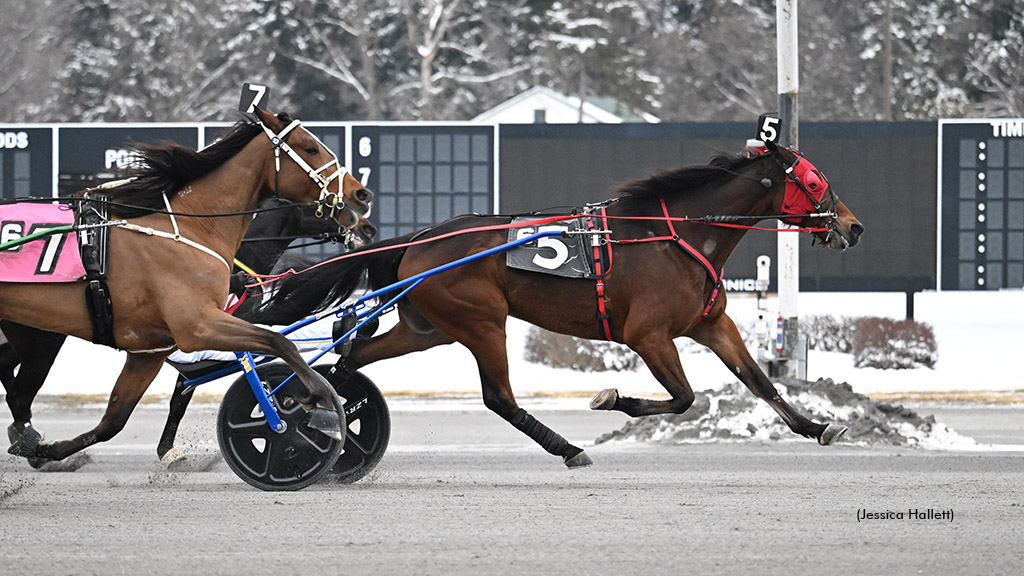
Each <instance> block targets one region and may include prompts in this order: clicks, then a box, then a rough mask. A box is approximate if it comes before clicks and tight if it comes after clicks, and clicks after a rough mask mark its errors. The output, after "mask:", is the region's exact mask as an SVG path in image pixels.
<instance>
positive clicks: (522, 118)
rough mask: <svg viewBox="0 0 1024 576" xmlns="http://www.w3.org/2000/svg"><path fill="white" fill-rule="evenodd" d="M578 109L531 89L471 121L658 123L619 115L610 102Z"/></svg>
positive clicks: (574, 100) (572, 100)
mask: <svg viewBox="0 0 1024 576" xmlns="http://www.w3.org/2000/svg"><path fill="white" fill-rule="evenodd" d="M582 104H583V105H582V107H581V106H580V99H579V98H578V97H576V96H566V95H564V94H560V93H558V92H555V91H554V90H552V89H550V88H545V87H543V86H534V87H533V88H530V89H529V90H527V91H526V92H523V93H521V94H518V95H516V96H514V97H512V98H510V99H508V100H506V101H505V102H502V103H501V104H498V105H497V106H495V107H494V108H491V109H490V110H487V111H486V112H484V113H482V114H480V115H479V116H477V117H475V118H473V121H474V122H488V123H492V122H493V123H495V124H545V123H546V124H578V123H583V124H621V123H623V122H650V123H657V122H659V121H660V120H659V119H658V118H657V117H655V116H652V115H650V114H644V115H642V116H635V115H633V114H628V115H626V114H623V115H619V114H616V113H614V112H612V111H609V108H612V109H614V106H615V103H614V101H612V100H610V99H600V98H588V99H586V100H584V101H583V103H582Z"/></svg>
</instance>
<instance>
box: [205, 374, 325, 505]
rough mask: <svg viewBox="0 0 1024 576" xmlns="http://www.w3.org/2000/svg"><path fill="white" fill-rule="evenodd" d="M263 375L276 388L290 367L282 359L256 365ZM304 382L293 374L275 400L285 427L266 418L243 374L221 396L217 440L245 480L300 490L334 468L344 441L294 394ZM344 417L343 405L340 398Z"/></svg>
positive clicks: (302, 389) (301, 390) (263, 487)
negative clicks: (313, 422) (277, 428)
mask: <svg viewBox="0 0 1024 576" xmlns="http://www.w3.org/2000/svg"><path fill="white" fill-rule="evenodd" d="M258 372H259V375H260V380H262V381H263V383H264V385H265V386H266V387H267V389H268V390H273V389H274V388H276V387H277V386H278V385H279V384H280V383H281V382H283V381H284V379H285V378H287V377H288V376H291V374H292V369H291V368H289V367H288V366H287V365H286V364H284V363H277V362H275V363H273V364H267V365H265V366H260V367H259V368H258ZM304 394H305V387H304V386H303V385H302V383H301V382H300V381H299V379H298V378H292V379H291V380H290V381H289V382H288V384H286V385H285V386H284V387H283V388H282V389H281V390H279V391H278V392H277V393H276V394H274V396H272V400H273V401H274V404H275V406H276V407H277V411H278V415H279V416H280V417H281V420H282V421H284V423H285V425H286V426H287V430H285V431H284V432H282V433H277V432H274V431H273V430H271V429H270V426H269V425H268V424H267V420H266V418H265V417H264V415H263V410H262V409H261V408H260V405H259V403H258V402H257V401H256V396H255V395H254V394H253V392H252V388H250V386H249V382H248V381H247V380H246V379H245V376H244V375H243V376H240V377H239V378H238V379H237V380H235V382H234V383H233V384H231V387H230V388H228V391H227V393H225V394H224V399H223V400H222V401H221V405H220V411H219V413H218V414H217V440H218V442H219V443H220V450H221V453H222V454H223V456H224V460H225V461H226V462H227V464H228V466H229V467H230V468H231V470H232V471H234V473H235V474H237V475H238V476H239V477H240V478H241V479H242V480H245V481H246V482H247V483H249V484H251V485H252V486H255V487H257V488H259V489H261V490H299V489H301V488H305V487H306V486H309V485H310V484H312V483H314V482H316V481H317V480H319V479H320V478H321V477H322V476H323V475H324V474H326V473H327V472H328V471H330V469H331V467H332V466H334V463H335V462H336V461H337V459H338V456H339V455H340V454H341V449H342V446H343V444H344V443H343V442H342V441H341V440H338V439H335V438H332V437H331V436H328V435H327V434H324V433H323V432H320V431H319V430H315V429H313V428H310V427H309V426H308V424H309V419H310V415H309V414H308V413H306V411H305V410H303V408H302V406H301V404H299V402H298V400H297V399H296V396H297V395H304ZM335 405H336V409H337V410H338V411H339V417H340V418H341V421H342V423H344V422H345V420H344V411H343V409H342V408H341V406H342V405H341V402H340V401H337V400H336V404H335Z"/></svg>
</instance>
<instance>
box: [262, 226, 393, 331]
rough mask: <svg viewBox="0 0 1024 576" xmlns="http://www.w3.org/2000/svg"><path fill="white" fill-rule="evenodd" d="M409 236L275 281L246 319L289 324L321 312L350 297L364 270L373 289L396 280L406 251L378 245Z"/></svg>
mask: <svg viewBox="0 0 1024 576" xmlns="http://www.w3.org/2000/svg"><path fill="white" fill-rule="evenodd" d="M411 237H412V234H409V235H406V236H400V237H398V238H392V239H390V240H385V241H383V242H377V243H375V244H368V245H366V246H363V247H361V248H359V249H357V250H353V251H351V252H349V253H347V254H346V255H345V257H344V258H342V259H340V260H335V261H333V262H332V261H327V262H326V263H322V264H320V265H319V266H317V267H315V268H310V269H308V270H304V271H301V272H299V273H298V274H292V275H290V276H286V277H285V278H284V279H283V280H281V281H280V282H279V283H278V286H277V290H276V292H275V293H274V294H273V296H272V297H271V298H270V299H269V300H267V302H266V303H264V304H263V305H262V306H261V307H260V308H259V310H257V311H255V313H254V314H252V316H251V317H250V318H247V320H249V321H250V322H253V323H259V324H291V323H293V322H297V321H299V320H302V319H303V318H306V317H308V316H312V315H313V314H316V313H318V312H322V311H324V310H326V309H327V308H330V307H331V306H334V305H336V304H338V303H340V302H342V301H344V300H345V299H347V298H349V297H350V296H351V295H352V293H353V292H354V291H355V290H356V288H358V287H359V284H360V280H361V279H362V277H363V272H369V278H370V286H371V287H372V288H374V289H376V288H382V287H384V286H388V285H390V284H394V283H395V282H397V281H398V264H399V262H401V261H402V256H403V255H404V254H405V250H404V249H403V248H397V247H396V248H393V249H390V250H387V249H385V250H381V248H387V247H389V246H397V245H399V244H404V243H406V242H408V241H409V239H410V238H411Z"/></svg>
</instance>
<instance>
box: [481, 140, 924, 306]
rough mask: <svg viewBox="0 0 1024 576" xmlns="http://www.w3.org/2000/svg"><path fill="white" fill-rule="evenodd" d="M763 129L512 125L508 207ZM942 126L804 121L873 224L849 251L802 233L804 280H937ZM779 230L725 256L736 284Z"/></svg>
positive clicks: (812, 145)
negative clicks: (816, 243) (819, 244)
mask: <svg viewBox="0 0 1024 576" xmlns="http://www.w3.org/2000/svg"><path fill="white" fill-rule="evenodd" d="M752 135H753V124H746V123H707V124H618V125H609V124H601V125H594V124H587V125H579V124H577V125H537V124H528V125H503V126H501V127H500V130H499V144H500V146H499V150H500V163H499V166H500V190H501V193H500V206H499V209H500V211H501V212H503V213H520V212H524V213H525V212H531V211H536V210H544V209H549V208H556V209H557V208H559V207H574V206H582V205H583V204H585V203H587V202H594V201H597V200H601V199H604V198H609V197H612V196H614V191H615V188H616V187H617V186H618V185H620V184H622V183H625V182H628V181H630V180H633V179H636V178H642V177H645V176H647V175H649V174H650V173H652V172H654V171H657V170H662V169H671V168H676V167H679V166H683V165H687V164H702V163H706V162H707V160H708V158H709V157H710V156H711V155H712V154H713V153H715V152H717V151H727V152H741V151H743V149H744V145H745V143H746V139H747V138H749V137H751V136H752ZM936 137H937V125H936V123H934V122H898V123H896V122H893V123H875V122H855V123H848V122H842V123H839V122H836V123H832V122H822V123H815V122H804V123H801V125H800V149H801V150H802V151H803V152H804V153H805V154H806V155H807V157H808V158H809V159H810V160H812V161H813V162H814V164H815V166H817V167H818V168H819V169H820V170H822V172H824V173H825V174H826V175H827V176H828V178H829V182H830V183H831V185H832V186H833V187H834V189H835V191H836V193H837V194H838V195H839V197H840V198H841V199H842V200H843V202H844V203H845V204H846V205H847V206H848V207H849V208H850V210H851V211H853V213H854V214H856V215H857V217H858V219H860V221H861V222H862V223H863V224H864V227H865V229H866V232H865V233H864V236H863V237H862V240H861V243H860V244H859V245H858V246H857V247H856V248H853V249H851V250H848V251H846V252H842V253H833V252H831V251H824V250H822V249H820V248H811V247H810V246H809V244H810V241H809V240H808V241H807V244H801V250H800V288H801V290H807V291H919V290H929V289H935V288H936V286H935V281H936V280H935V279H936V210H937V207H936V206H937V197H936V179H937V176H936V174H937V162H938V160H937V151H936ZM765 224H767V225H774V221H768V222H765ZM776 236H777V235H776V234H775V233H773V232H758V231H753V232H749V233H748V234H747V236H746V237H745V238H744V240H743V241H742V242H741V243H740V245H739V246H738V247H737V249H736V251H735V252H734V253H733V256H732V258H731V259H730V261H729V263H728V264H727V265H726V271H725V272H726V277H727V278H728V279H730V280H731V282H730V288H731V289H739V290H743V289H747V288H751V287H752V282H750V280H752V279H753V278H754V277H755V276H756V264H755V262H756V259H757V256H758V255H761V254H767V255H768V256H770V257H771V258H772V260H773V261H774V260H775V258H776V253H777V248H776ZM773 276H774V274H773ZM771 289H773V290H774V289H775V286H774V282H773V286H772V288H771Z"/></svg>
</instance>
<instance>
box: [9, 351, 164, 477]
mask: <svg viewBox="0 0 1024 576" xmlns="http://www.w3.org/2000/svg"><path fill="white" fill-rule="evenodd" d="M166 356H167V355H166V354H128V359H127V361H125V364H124V368H123V369H122V370H121V374H120V375H119V376H118V377H117V382H115V384H114V389H113V391H112V392H111V393H110V400H109V401H108V403H107V409H106V412H104V414H103V417H102V418H101V419H100V423H99V424H98V425H97V426H96V427H95V428H93V429H92V430H90V431H88V432H86V433H85V434H81V435H79V436H76V437H75V438H72V439H70V440H62V441H58V442H52V443H39V444H37V445H35V446H34V449H33V450H32V454H30V455H29V454H25V453H19V454H17V455H19V456H26V457H36V458H41V459H45V460H63V459H64V458H67V457H68V456H70V455H72V454H74V453H76V452H79V451H81V450H82V449H84V448H87V447H89V446H92V445H93V444H96V443H98V442H106V441H107V440H110V439H111V438H113V437H114V436H116V435H117V433H118V432H120V431H121V430H122V429H123V428H124V425H125V424H126V423H127V422H128V417H129V416H131V413H132V411H133V410H134V409H135V406H136V405H137V404H138V403H139V400H140V399H141V398H142V395H143V394H144V393H145V392H146V389H148V388H149V385H150V383H152V382H153V379H154V378H156V375H157V373H158V372H159V371H160V367H161V365H162V364H163V360H164V358H165V357H166ZM12 448H13V446H12ZM21 448H22V449H24V448H25V447H24V446H22V447H21Z"/></svg>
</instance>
